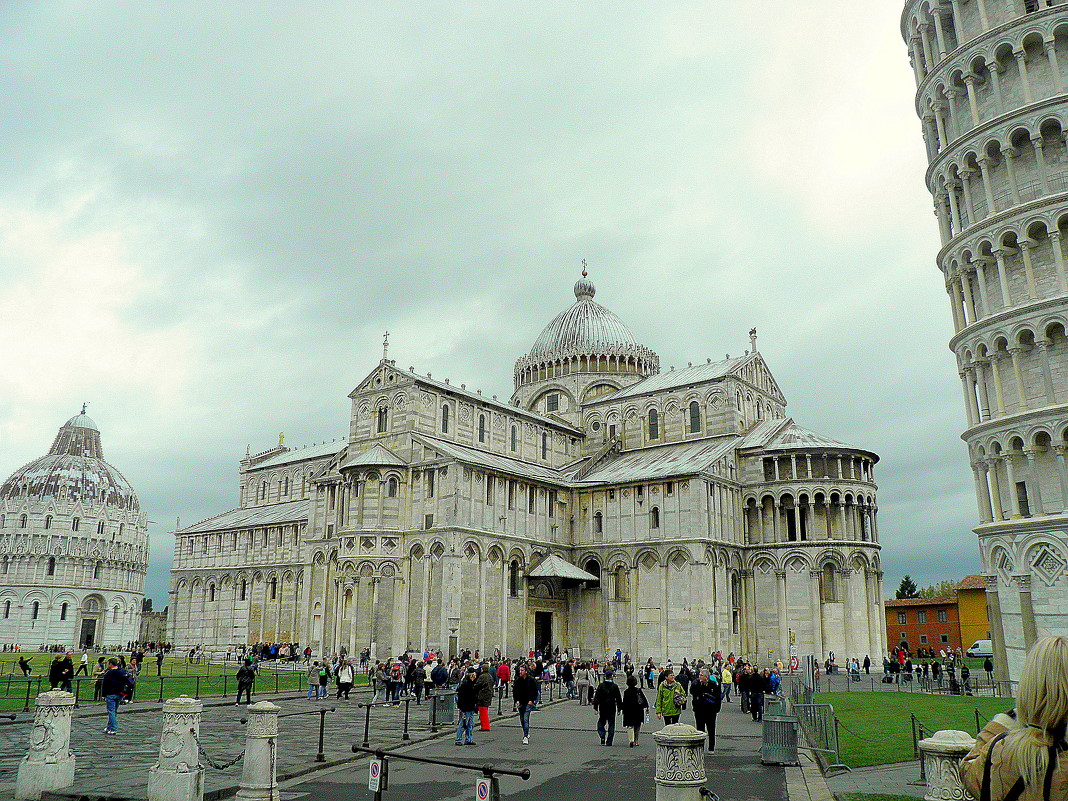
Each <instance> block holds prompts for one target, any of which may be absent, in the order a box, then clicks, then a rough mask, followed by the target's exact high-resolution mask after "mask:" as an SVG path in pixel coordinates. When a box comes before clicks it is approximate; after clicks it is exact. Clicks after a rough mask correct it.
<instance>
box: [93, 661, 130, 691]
mask: <svg viewBox="0 0 1068 801" xmlns="http://www.w3.org/2000/svg"><path fill="white" fill-rule="evenodd" d="M129 689H130V677H129V676H127V675H126V671H125V670H122V669H121V668H113V667H109V668H108V669H107V670H106V671H104V675H103V676H101V677H100V695H101V696H103V697H104V698H107V697H108V696H109V695H122V694H123V693H124V692H126V691H127V690H129Z"/></svg>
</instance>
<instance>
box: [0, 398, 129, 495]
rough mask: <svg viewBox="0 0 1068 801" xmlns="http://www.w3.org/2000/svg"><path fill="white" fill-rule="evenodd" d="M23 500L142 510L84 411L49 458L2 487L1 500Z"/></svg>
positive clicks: (66, 427)
mask: <svg viewBox="0 0 1068 801" xmlns="http://www.w3.org/2000/svg"><path fill="white" fill-rule="evenodd" d="M23 496H26V497H31V498H46V497H50V498H57V499H63V500H68V501H71V502H76V501H85V502H87V503H93V504H96V503H100V502H103V503H105V504H107V505H108V506H116V507H118V508H120V509H126V510H129V511H134V512H136V511H138V510H139V509H140V504H139V503H138V500H137V495H136V494H135V493H134V490H133V487H132V486H130V482H128V481H127V480H126V479H125V477H123V475H122V473H120V472H119V471H118V470H116V469H115V468H114V467H112V466H111V465H110V464H108V463H107V462H105V461H104V450H103V447H102V446H101V443H100V429H99V428H97V425H96V423H95V422H93V420H92V419H91V418H90V417H88V416H87V415H86V414H85V410H84V409H83V410H82V413H81V414H77V415H75V416H74V417H72V418H71V419H70V420H68V421H67V422H66V423H64V424H63V425H62V426H61V427H60V429H59V433H58V434H56V438H55V440H54V441H53V442H52V447H51V448H50V449H49V450H48V453H47V454H46V455H45V456H42V457H41V458H40V459H35V460H34V461H32V462H30V463H29V464H26V465H23V466H22V467H20V468H19V469H18V470H16V471H15V472H14V473H12V474H11V476H10V477H8V479H7V480H6V481H5V482H4V483H3V484H0V499H2V498H19V497H23Z"/></svg>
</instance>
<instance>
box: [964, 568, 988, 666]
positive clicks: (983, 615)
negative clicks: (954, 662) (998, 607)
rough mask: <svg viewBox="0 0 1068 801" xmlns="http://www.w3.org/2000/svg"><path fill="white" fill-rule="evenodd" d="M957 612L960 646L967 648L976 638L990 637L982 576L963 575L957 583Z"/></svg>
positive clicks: (984, 583) (985, 638) (984, 584)
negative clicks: (962, 578)
mask: <svg viewBox="0 0 1068 801" xmlns="http://www.w3.org/2000/svg"><path fill="white" fill-rule="evenodd" d="M957 614H958V616H959V619H960V641H961V647H962V648H964V649H968V648H969V647H970V646H971V644H972V643H973V642H975V641H976V640H989V639H990V618H989V617H988V616H987V611H986V582H985V581H984V580H983V577H982V576H965V577H964V580H963V581H961V583H960V584H958V585H957Z"/></svg>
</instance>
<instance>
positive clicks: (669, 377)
mask: <svg viewBox="0 0 1068 801" xmlns="http://www.w3.org/2000/svg"><path fill="white" fill-rule="evenodd" d="M751 358H756V354H752V355H750V356H736V357H734V358H733V359H723V360H722V361H718V362H709V363H707V364H695V365H693V366H691V367H684V368H683V369H681V370H668V371H667V372H664V373H657V374H656V375H651V376H649V377H648V378H646V379H643V380H641V381H639V382H638V383H637V384H631V385H630V386H629V387H624V388H623V389H621V390H619V392H613V393H612V394H611V395H603V396H602V397H600V398H597V402H598V403H604V402H605V401H617V400H621V399H623V398H632V397H635V396H637V395H645V394H646V393H649V392H663V391H665V390H669V389H676V388H678V387H686V386H690V385H691V384H703V383H705V382H707V381H713V380H715V379H717V378H723V377H724V376H725V375H727V374H728V373H729V372H731V371H732V370H734V369H735V368H736V367H739V366H741V365H742V364H743V363H745V361H746V360H748V359H751Z"/></svg>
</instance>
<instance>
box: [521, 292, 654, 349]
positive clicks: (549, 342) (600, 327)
mask: <svg viewBox="0 0 1068 801" xmlns="http://www.w3.org/2000/svg"><path fill="white" fill-rule="evenodd" d="M595 293H596V290H595V289H594V286H593V282H592V281H590V280H589V279H588V278H586V273H585V271H583V277H582V278H580V279H579V280H578V281H577V282H576V283H575V303H574V304H573V305H572V306H570V307H569V308H567V309H564V310H563V311H562V312H560V313H559V314H558V315H556V317H554V318H553V319H552V320H551V321H550V323H549V324H548V325H547V326H545V328H544V329H543V330H542V332H541V333H540V334H539V335H538V338H537V339H536V340H534V346H533V347H532V348H531V349H530V353H529V354H528V355H527V356H526V357H524V358H523V359H520V361H521V362H528V363H532V364H533V363H538V362H542V361H547V360H552V359H559V358H563V357H565V356H573V355H584V354H617V355H624V356H634V357H635V358H646V359H653V360H655V359H656V354H655V353H653V352H652V351H651V350H650V349H649V348H647V347H645V346H644V345H642V344H641V343H639V342H638V340H637V338H635V336H634V334H632V333H631V331H630V329H629V328H627V326H626V324H625V323H624V322H623V321H622V320H620V319H619V317H617V316H616V315H615V314H614V313H613V312H611V311H609V310H608V309H606V308H605V307H604V306H602V305H601V304H599V303H596V302H594V300H593V296H594V294H595Z"/></svg>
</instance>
